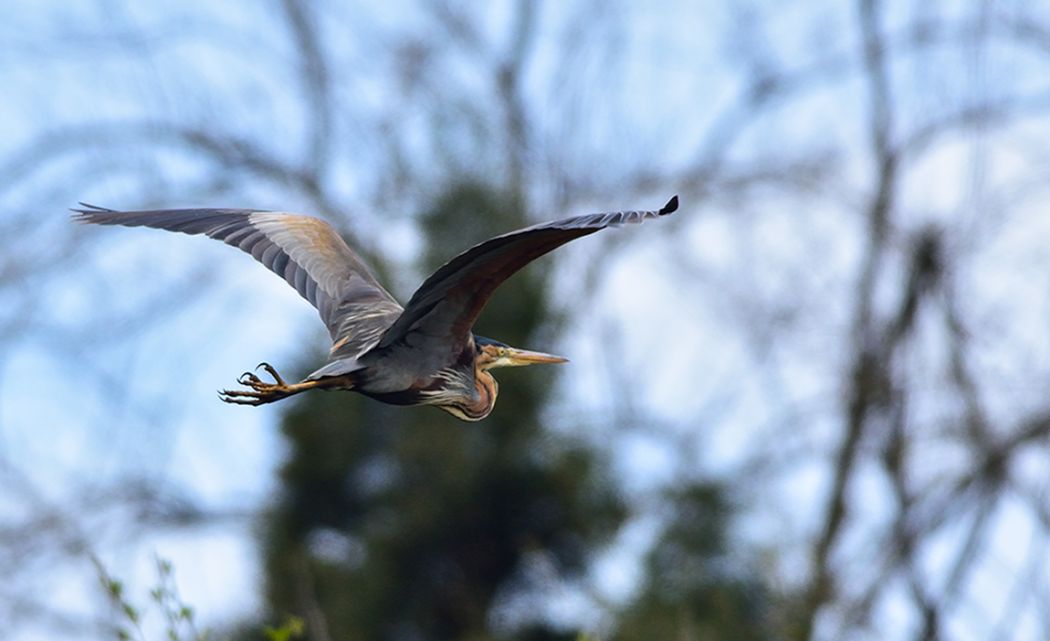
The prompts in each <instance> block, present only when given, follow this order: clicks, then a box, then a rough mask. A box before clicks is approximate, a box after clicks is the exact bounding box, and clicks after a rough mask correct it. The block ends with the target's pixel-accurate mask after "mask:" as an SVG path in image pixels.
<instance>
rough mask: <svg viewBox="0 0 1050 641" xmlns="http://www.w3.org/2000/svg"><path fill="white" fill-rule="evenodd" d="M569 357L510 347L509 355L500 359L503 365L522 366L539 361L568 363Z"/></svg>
mask: <svg viewBox="0 0 1050 641" xmlns="http://www.w3.org/2000/svg"><path fill="white" fill-rule="evenodd" d="M568 362H569V359H567V358H564V357H562V356H555V355H554V354H544V353H543V352H530V351H528V350H525V349H515V348H513V347H512V348H509V349H508V350H507V355H506V356H505V357H503V358H501V359H500V362H499V364H500V365H502V366H503V367H520V366H522V365H536V364H538V363H568Z"/></svg>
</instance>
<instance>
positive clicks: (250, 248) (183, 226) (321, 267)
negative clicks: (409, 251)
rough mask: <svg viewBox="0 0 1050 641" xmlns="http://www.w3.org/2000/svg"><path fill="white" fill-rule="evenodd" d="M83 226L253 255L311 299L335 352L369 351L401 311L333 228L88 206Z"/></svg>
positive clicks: (296, 220)
mask: <svg viewBox="0 0 1050 641" xmlns="http://www.w3.org/2000/svg"><path fill="white" fill-rule="evenodd" d="M81 205H83V209H74V210H73V211H74V212H76V215H75V216H74V218H75V219H76V220H78V221H80V222H85V223H96V224H99V225H125V226H128V227H154V228H157V229H166V230H169V231H177V232H182V233H185V234H204V235H206V236H209V237H211V238H215V239H216V240H221V241H223V242H225V243H226V244H228V245H232V246H234V247H237V248H239V249H242V250H244V251H246V252H248V253H249V254H251V255H252V256H253V257H254V258H255V259H256V260H258V261H259V262H260V263H262V264H263V265H265V266H266V267H268V268H269V269H270V270H272V271H273V272H274V273H275V274H277V275H278V276H281V277H282V278H284V279H285V280H286V281H288V284H290V285H291V286H292V287H294V288H295V289H296V291H298V292H299V294H300V295H302V297H303V298H305V299H306V300H308V301H310V304H312V305H313V306H314V307H316V308H317V311H318V312H319V313H320V315H321V320H322V321H324V324H325V325H326V326H327V327H328V331H329V333H330V334H331V335H332V342H333V346H332V351H333V353H334V354H336V355H345V356H356V355H357V354H358V353H360V351H361V350H364V349H368V348H370V347H371V346H372V345H374V344H375V342H376V341H377V340H378V339H379V337H380V336H381V335H382V333H383V332H384V331H385V330H386V329H387V327H389V326H390V324H391V323H392V322H393V321H394V319H396V318H397V317H398V315H399V314H400V313H401V305H399V304H398V303H397V301H396V300H394V297H393V296H391V295H390V294H389V293H388V292H387V291H386V290H385V289H384V288H383V286H382V285H380V284H379V281H377V280H376V278H375V275H374V274H372V271H371V270H370V269H369V268H368V266H367V265H365V264H364V263H363V262H362V261H361V259H360V258H358V256H357V255H356V254H355V253H354V252H353V250H351V249H350V247H349V246H347V244H346V243H345V242H343V239H342V238H340V237H339V235H338V234H336V233H335V230H333V229H332V228H331V227H330V226H329V225H328V223H326V222H324V221H322V220H319V219H317V218H312V217H310V216H300V215H296V214H289V213H284V212H270V211H256V210H252V209H160V210H145V211H115V210H112V209H104V208H102V207H95V206H94V205H88V204H85V203H81Z"/></svg>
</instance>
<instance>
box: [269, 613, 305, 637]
mask: <svg viewBox="0 0 1050 641" xmlns="http://www.w3.org/2000/svg"><path fill="white" fill-rule="evenodd" d="M263 631H264V632H265V633H266V638H267V640H268V641H291V639H298V638H299V637H301V636H303V633H304V632H306V624H305V623H304V622H303V620H302V619H300V618H299V617H288V618H287V619H286V620H285V622H284V623H283V624H282V625H281V626H280V627H277V628H274V627H270V626H266V627H265V628H263Z"/></svg>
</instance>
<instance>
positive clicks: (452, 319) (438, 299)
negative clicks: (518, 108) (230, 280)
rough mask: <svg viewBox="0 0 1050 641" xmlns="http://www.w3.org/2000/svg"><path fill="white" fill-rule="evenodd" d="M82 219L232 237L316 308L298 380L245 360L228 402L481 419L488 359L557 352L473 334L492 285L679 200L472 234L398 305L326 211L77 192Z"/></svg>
mask: <svg viewBox="0 0 1050 641" xmlns="http://www.w3.org/2000/svg"><path fill="white" fill-rule="evenodd" d="M81 206H82V207H83V209H74V210H73V211H74V212H75V215H74V218H75V219H76V220H78V221H80V222H84V223H96V224H99V225H125V226H128V227H154V228H157V229H167V230H169V231H177V232H182V233H185V234H204V235H206V236H209V237H211V238H214V239H216V240H221V241H224V242H225V243H226V244H228V245H233V246H234V247H238V248H240V249H242V250H244V251H245V252H248V253H249V254H251V255H252V256H253V257H254V258H255V259H256V260H258V261H259V262H260V263H262V264H263V265H265V266H266V267H268V268H269V269H270V270H271V271H273V272H274V273H276V274H277V275H278V276H281V277H282V278H284V279H285V280H286V281H288V283H289V284H290V285H291V286H292V287H294V288H295V289H296V291H298V292H299V294H300V295H301V296H302V297H303V298H305V299H306V300H308V301H310V303H311V304H312V305H313V306H314V307H315V308H317V311H318V312H319V313H320V315H321V320H322V321H323V322H324V324H325V326H326V327H327V328H328V332H329V333H330V334H331V337H332V347H331V353H330V358H329V362H328V363H327V364H326V365H324V366H323V367H321V368H320V369H318V370H317V371H315V372H313V373H312V374H310V375H309V376H307V377H306V378H305V379H303V380H302V381H300V382H298V383H286V382H285V381H284V379H283V378H281V376H280V374H278V373H277V370H275V369H274V368H273V367H272V366H270V365H269V364H267V363H261V364H260V365H259V367H258V368H256V369H259V368H262V369H263V370H265V371H266V372H267V373H268V374H269V375H270V376H272V377H273V382H269V381H265V380H262V379H261V378H259V377H258V376H256V375H255V374H253V373H251V372H245V373H244V374H242V375H241V376H240V377H239V378H238V379H237V382H238V383H239V384H240V385H242V386H243V387H244V389H234V390H223V391H221V392H220V393H219V396H220V398H221V399H222V400H223V401H226V402H227V403H238V404H242V405H262V404H263V403H272V402H273V401H278V400H281V399H283V398H287V397H289V396H292V395H294V394H298V393H300V392H305V391H307V390H311V389H324V390H334V389H335V390H353V391H355V392H359V393H361V394H364V395H366V396H370V397H372V398H374V399H376V400H379V401H382V402H384V403H391V404H395V405H436V406H438V407H440V408H441V409H443V410H445V411H446V412H448V413H450V414H452V415H453V416H456V417H458V418H460V419H463V420H465V421H479V420H481V419H483V418H485V417H486V416H488V415H489V412H491V411H492V407H493V406H494V405H495V403H496V393H497V391H498V389H499V388H498V386H497V384H496V379H494V378H493V377H492V374H490V373H489V370H491V369H495V368H497V367H516V366H521V365H533V364H536V363H564V362H566V360H567V359H564V358H562V357H560V356H554V355H552V354H544V353H542V352H530V351H527V350H523V349H517V348H514V347H511V346H509V345H505V344H503V343H501V342H499V341H496V340H492V339H490V338H484V337H482V336H477V335H475V334H474V333H473V331H472V328H473V326H474V321H475V320H477V318H478V315H479V314H480V313H481V310H482V309H483V308H484V307H485V303H486V302H488V300H489V297H490V296H492V293H493V291H495V289H496V288H497V287H499V285H500V284H501V283H502V282H503V281H505V280H506V279H507V278H509V277H510V276H511V275H512V274H514V273H515V272H517V271H518V270H520V269H521V268H522V267H524V266H525V265H527V264H528V263H530V262H531V261H533V260H535V259H536V258H538V257H540V256H542V255H544V254H546V253H548V252H550V251H552V250H554V249H556V248H557V247H560V246H561V245H564V244H565V243H567V242H569V241H571V240H574V239H576V238H580V237H582V236H587V235H588V234H593V233H594V232H596V231H599V230H601V229H604V228H606V227H609V226H615V225H622V224H625V223H640V222H642V221H644V220H647V219H649V218H657V217H660V216H666V215H668V214H670V213H672V212H674V211H675V210H676V209H678V197H677V196H675V197H673V198H671V200H669V201H668V202H667V204H666V205H664V206H663V207H662V208H661V209H659V210H656V211H623V212H613V213H599V214H589V215H584V216H576V217H573V218H565V219H562V220H557V221H554V222H549V223H543V224H539V225H533V226H532V227H526V228H525V229H519V230H518V231H513V232H510V233H508V234H503V235H502V236H496V237H495V238H491V239H489V240H486V241H485V242H483V243H481V244H479V245H475V246H474V247H471V248H470V249H468V250H466V251H465V252H463V253H461V254H459V255H458V256H456V257H455V258H453V259H452V260H450V261H449V262H447V263H445V264H444V265H443V266H441V267H440V268H439V269H438V270H437V271H436V272H434V273H433V274H431V275H430V277H429V278H427V279H426V280H425V281H423V284H422V285H420V287H419V289H417V290H416V292H415V293H414V294H413V295H412V298H411V299H410V300H409V301H408V304H407V305H405V306H404V307H402V306H401V305H400V304H398V302H397V301H396V300H394V297H393V296H391V295H390V293H389V292H387V291H386V289H384V288H383V286H382V285H381V284H379V281H378V280H376V277H375V275H374V274H373V273H372V271H371V270H370V269H369V268H368V266H367V265H365V264H364V263H363V262H362V261H361V259H360V258H359V257H358V256H357V255H356V254H355V253H354V252H353V250H351V249H350V247H349V246H348V245H347V244H346V243H345V242H344V241H343V239H342V238H340V237H339V235H338V234H336V232H335V230H333V229H332V228H331V227H330V226H329V225H328V224H327V223H325V222H324V221H322V220H319V219H317V218H313V217H310V216H302V215H297V214H290V213H285V212H275V211H257V210H253V209H158V210H145V211H116V210H112V209H105V208H103V207H96V206H94V205H88V204H86V203H81Z"/></svg>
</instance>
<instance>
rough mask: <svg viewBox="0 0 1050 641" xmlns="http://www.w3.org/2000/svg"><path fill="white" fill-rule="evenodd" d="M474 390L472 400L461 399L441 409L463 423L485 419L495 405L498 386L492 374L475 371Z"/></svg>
mask: <svg viewBox="0 0 1050 641" xmlns="http://www.w3.org/2000/svg"><path fill="white" fill-rule="evenodd" d="M474 388H475V389H476V390H477V394H476V395H474V397H473V398H462V399H460V400H459V401H458V402H456V403H455V404H452V405H442V406H441V409H443V410H445V411H446V412H448V413H449V414H452V415H453V416H455V417H456V418H460V419H463V420H464V421H480V420H481V419H483V418H485V417H486V416H488V415H489V412H491V411H492V408H493V406H494V405H495V404H496V395H497V394H499V385H498V384H497V383H496V379H495V378H493V377H492V374H489V373H488V372H486V371H483V370H475V376H474Z"/></svg>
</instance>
